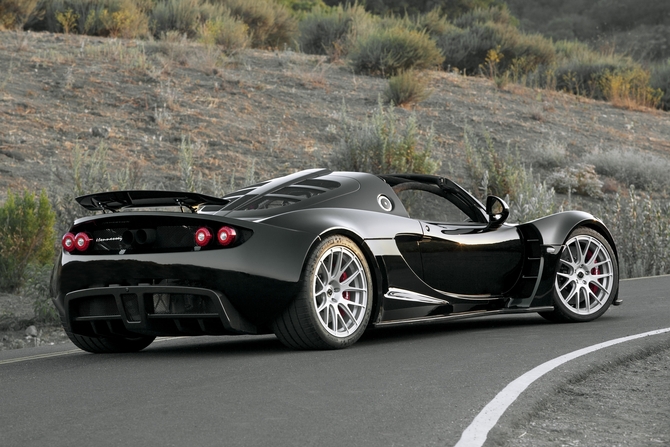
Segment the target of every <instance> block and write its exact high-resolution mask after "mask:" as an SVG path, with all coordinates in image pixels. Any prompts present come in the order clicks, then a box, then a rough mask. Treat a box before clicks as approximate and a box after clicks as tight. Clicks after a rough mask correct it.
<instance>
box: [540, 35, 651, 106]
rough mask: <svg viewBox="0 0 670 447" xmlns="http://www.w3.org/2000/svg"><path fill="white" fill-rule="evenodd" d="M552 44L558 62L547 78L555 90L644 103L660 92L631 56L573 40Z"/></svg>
mask: <svg viewBox="0 0 670 447" xmlns="http://www.w3.org/2000/svg"><path fill="white" fill-rule="evenodd" d="M555 48H556V53H557V63H556V66H555V68H552V78H551V80H550V82H551V83H553V84H555V87H556V88H557V89H558V90H563V91H566V92H569V93H573V94H576V95H581V96H588V97H591V98H595V99H610V100H619V99H621V100H622V101H631V102H636V103H638V104H640V105H647V106H651V105H653V103H654V102H657V101H658V100H659V97H660V93H659V92H658V91H654V89H652V88H651V86H650V74H649V72H648V71H646V70H644V69H643V68H642V67H641V66H640V65H639V64H638V63H636V62H634V61H633V60H632V59H631V58H629V57H625V56H622V55H619V54H615V53H609V54H604V53H599V52H596V51H593V50H591V49H590V48H589V47H588V46H586V45H585V44H581V43H576V42H565V41H561V42H557V43H556V44H555ZM547 79H549V78H547Z"/></svg>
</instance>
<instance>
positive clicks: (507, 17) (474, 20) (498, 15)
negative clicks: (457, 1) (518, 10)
mask: <svg viewBox="0 0 670 447" xmlns="http://www.w3.org/2000/svg"><path fill="white" fill-rule="evenodd" d="M486 23H496V24H498V25H504V26H511V27H514V28H516V27H517V25H518V20H517V19H516V18H514V16H512V14H511V13H510V11H509V9H508V8H507V7H500V8H498V7H492V8H487V9H483V8H476V9H473V10H471V11H468V12H466V13H465V14H463V15H461V16H459V17H457V18H456V19H455V20H454V21H453V24H454V25H456V26H457V27H459V28H463V29H465V28H470V27H472V26H476V25H484V24H486Z"/></svg>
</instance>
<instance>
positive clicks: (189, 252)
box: [52, 170, 614, 335]
mask: <svg viewBox="0 0 670 447" xmlns="http://www.w3.org/2000/svg"><path fill="white" fill-rule="evenodd" d="M308 179H322V180H324V181H327V182H330V183H329V185H332V184H337V185H339V186H338V187H334V188H330V187H328V188H324V190H323V191H322V192H320V193H319V194H318V195H314V196H313V197H309V198H305V199H304V200H300V201H294V202H291V203H287V205H286V206H280V207H273V208H268V209H258V208H255V205H254V204H256V203H262V202H261V201H259V200H258V198H259V197H262V196H263V194H273V193H276V192H277V191H286V190H285V189H283V188H286V187H290V186H291V185H292V184H294V183H296V182H300V181H305V180H308ZM386 180H387V181H388V183H387V181H385V180H384V179H382V178H380V177H378V176H375V175H371V174H363V173H353V172H351V173H350V172H346V173H345V172H336V173H330V171H327V170H309V171H304V172H302V173H296V174H292V175H291V176H287V177H283V178H280V179H275V180H271V181H268V182H264V183H262V184H260V186H257V187H249V188H247V189H245V190H241V191H239V192H236V193H232V194H229V195H228V196H226V197H225V198H223V199H221V202H218V203H217V202H215V201H213V200H210V201H209V202H208V204H207V205H206V206H204V207H201V208H200V212H199V213H197V214H191V213H188V212H187V213H158V212H132V213H125V212H124V213H115V214H107V215H100V216H92V217H87V218H84V219H80V220H78V221H77V222H76V223H75V225H74V226H73V227H72V229H71V231H72V232H75V233H76V232H77V231H82V230H88V229H90V228H93V227H96V228H103V229H104V228H105V226H106V225H108V224H109V223H110V222H117V224H118V222H119V221H123V220H126V221H128V222H130V224H129V225H130V227H129V228H135V229H138V228H141V229H144V228H154V227H156V226H158V225H160V223H161V222H163V223H164V222H166V221H168V220H170V219H171V220H172V221H173V222H177V223H178V224H179V225H183V226H184V228H195V227H196V226H198V225H201V224H203V223H204V224H205V225H206V226H208V227H211V228H214V229H216V228H218V227H220V226H221V225H229V226H233V227H235V228H237V229H239V230H240V232H241V234H243V235H244V236H243V237H242V238H241V239H240V240H239V241H238V243H237V244H235V245H234V246H232V247H228V248H222V247H216V248H214V247H211V248H207V249H199V248H196V247H195V244H193V245H192V246H191V247H189V246H188V244H187V245H186V246H184V247H182V248H181V249H180V250H178V251H170V250H169V249H168V250H166V249H164V247H163V248H161V250H153V251H151V247H149V248H145V247H139V248H138V247H135V250H136V252H133V251H132V250H127V251H124V252H114V251H111V252H109V253H106V254H102V255H101V254H87V255H82V254H77V252H76V251H75V252H74V253H63V254H62V256H61V258H60V261H59V264H58V265H57V267H56V270H55V275H54V280H53V283H52V290H53V293H54V296H55V301H56V305H57V308H58V309H59V312H60V313H61V316H62V318H63V319H64V320H65V321H68V318H69V316H68V315H67V312H66V309H65V307H64V299H65V295H66V294H67V293H70V292H76V291H81V290H86V289H88V288H91V287H103V288H104V287H109V286H114V287H117V286H125V285H127V286H136V287H139V286H142V287H145V286H149V287H150V286H151V285H155V286H159V285H161V284H162V285H165V284H166V282H165V281H166V280H169V281H168V283H169V284H173V285H179V286H187V287H197V288H204V289H207V290H212V291H214V292H216V293H217V294H221V295H222V296H225V297H226V299H227V300H229V301H230V304H231V305H232V306H234V309H235V311H236V312H239V314H240V316H241V317H240V318H242V319H245V320H246V321H249V322H250V324H252V325H256V326H257V327H258V328H257V331H256V332H264V331H267V330H268V327H269V323H270V322H271V321H272V319H273V317H274V316H275V315H277V314H278V313H279V312H280V311H281V310H282V309H283V308H284V307H285V306H286V305H287V304H288V302H289V301H290V300H291V299H292V298H293V297H294V296H295V294H296V292H297V290H298V288H299V286H300V279H301V274H302V271H303V269H304V262H305V259H307V256H308V254H309V252H310V250H311V249H312V247H314V245H315V244H316V243H318V241H319V240H320V239H321V238H323V237H325V236H326V235H329V234H343V235H346V236H348V237H350V238H351V239H353V240H354V242H355V243H357V244H358V245H359V246H360V247H361V249H362V251H363V252H364V253H365V255H366V257H367V262H368V264H370V267H371V270H372V272H373V276H374V282H375V284H374V286H375V308H374V309H375V314H374V315H373V317H372V318H371V321H372V322H374V323H381V322H388V321H404V320H407V321H412V319H417V318H431V317H438V316H445V315H450V314H454V313H458V312H472V311H481V310H485V311H491V310H500V309H503V308H505V307H508V308H509V309H511V310H514V309H527V308H533V307H537V306H550V305H551V290H552V284H553V278H554V271H555V268H556V265H557V260H558V256H559V254H560V248H561V245H562V244H563V243H564V242H565V240H566V239H567V237H568V235H569V234H570V232H571V231H572V230H573V229H574V228H576V227H578V226H580V225H588V226H591V227H593V228H595V229H597V230H598V231H601V232H602V233H603V234H604V235H605V237H607V238H608V239H609V240H610V241H611V235H610V234H609V232H608V231H607V229H606V228H605V227H604V225H603V224H602V223H601V222H600V221H598V220H597V219H595V218H594V217H593V216H591V215H589V214H587V213H582V212H567V213H560V214H556V215H553V216H549V217H546V218H543V219H539V220H536V221H534V222H531V223H527V224H524V225H521V226H518V227H517V226H512V225H503V226H501V227H500V228H495V229H491V228H488V226H487V220H486V219H487V217H486V211H485V209H484V207H483V206H482V204H481V203H480V202H479V201H477V200H476V199H474V198H473V197H472V196H471V195H470V194H468V193H467V192H466V191H464V190H462V189H461V188H460V187H459V186H458V185H456V184H455V183H453V182H451V181H448V180H445V179H442V180H441V179H440V178H439V177H434V176H415V175H411V176H388V177H386ZM406 181H411V182H426V183H427V184H430V185H437V186H438V187H439V188H441V190H440V191H442V193H443V194H444V196H445V197H448V196H449V195H452V194H453V195H455V196H456V197H457V201H458V203H459V206H460V207H469V209H470V211H469V212H468V213H466V214H468V215H469V216H472V217H474V219H473V220H474V222H470V223H460V224H453V223H449V224H438V223H436V222H430V223H428V222H421V221H418V220H414V219H411V218H410V217H409V216H408V214H407V211H406V209H405V208H404V206H403V205H402V203H401V202H400V199H399V198H398V196H397V195H396V194H395V193H394V191H393V189H392V187H391V186H393V185H394V184H399V183H402V182H406ZM279 195H281V194H279ZM122 196H123V195H121V196H118V195H115V196H114V197H122ZM380 196H385V197H386V198H388V200H390V201H391V203H392V204H393V207H392V209H391V210H384V209H382V207H381V206H380V203H379V201H378V200H379V198H380ZM101 197H105V196H104V195H102V196H101ZM110 197H112V196H110ZM190 197H191V198H192V199H193V200H197V197H199V196H190ZM142 200H144V201H145V202H146V203H155V200H158V201H170V200H171V198H170V196H169V194H161V195H160V197H157V198H156V199H155V200H154V199H152V198H151V197H150V194H148V195H143V196H142ZM152 200H153V202H152ZM189 231H190V230H189ZM611 245H612V246H614V243H613V241H611ZM548 246H552V247H553V248H554V251H555V252H554V253H548V252H547V250H546V248H547V247H548ZM154 248H155V247H154ZM142 250H144V252H142ZM391 289H395V290H400V291H406V293H405V295H403V297H402V299H399V298H398V295H397V294H396V295H393V294H391V295H389V296H387V295H388V292H389V291H390V290H391ZM412 294H416V296H417V297H418V298H413V295H412ZM84 295H85V294H84ZM421 297H423V298H421ZM422 300H423V301H422ZM431 300H432V301H431ZM121 323H122V322H119V321H117V322H115V323H113V324H112V323H110V327H112V326H114V325H118V324H121ZM124 324H125V325H126V330H127V329H128V325H129V324H130V323H129V322H125V323H124ZM202 325H204V323H201V326H202ZM131 326H132V325H131ZM155 327H159V326H151V328H144V329H143V330H144V331H145V332H144V333H146V331H149V332H151V330H154V329H152V328H155ZM171 331H172V329H171ZM169 333H170V334H174V332H169ZM155 334H156V335H160V334H161V331H160V330H157V329H156V332H155Z"/></svg>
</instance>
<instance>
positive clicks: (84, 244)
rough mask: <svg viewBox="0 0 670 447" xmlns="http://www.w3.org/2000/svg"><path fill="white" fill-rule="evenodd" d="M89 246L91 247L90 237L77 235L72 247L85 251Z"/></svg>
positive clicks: (82, 234)
mask: <svg viewBox="0 0 670 447" xmlns="http://www.w3.org/2000/svg"><path fill="white" fill-rule="evenodd" d="M89 245H91V237H90V236H89V235H88V234H86V233H84V232H82V233H77V235H76V236H75V237H74V246H75V248H76V249H77V250H79V251H86V250H87V249H88V246H89Z"/></svg>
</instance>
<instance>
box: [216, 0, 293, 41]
mask: <svg viewBox="0 0 670 447" xmlns="http://www.w3.org/2000/svg"><path fill="white" fill-rule="evenodd" d="M215 1H216V2H217V3H216V4H221V5H223V6H225V7H226V8H228V9H229V10H230V15H231V16H233V17H235V18H236V19H238V20H241V21H242V22H244V23H246V25H247V26H248V27H249V31H250V32H251V44H252V46H253V47H254V48H284V47H286V46H291V45H293V44H294V42H295V39H296V37H297V31H298V24H297V21H296V19H295V18H294V17H293V15H292V14H291V12H290V11H289V10H288V9H287V8H286V7H285V6H283V5H280V4H278V3H276V2H274V1H272V0H215Z"/></svg>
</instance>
